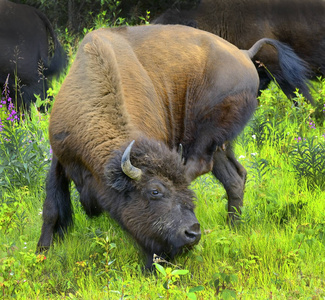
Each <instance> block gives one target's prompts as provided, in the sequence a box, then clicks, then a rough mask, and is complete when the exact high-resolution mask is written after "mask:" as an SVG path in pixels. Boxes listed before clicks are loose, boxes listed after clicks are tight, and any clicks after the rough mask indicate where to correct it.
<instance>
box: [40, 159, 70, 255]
mask: <svg viewBox="0 0 325 300" xmlns="http://www.w3.org/2000/svg"><path fill="white" fill-rule="evenodd" d="M69 185H70V181H69V179H68V178H67V177H66V174H65V170H64V168H63V166H62V165H61V164H60V163H59V161H58V160H57V158H56V157H55V156H53V159H52V164H51V168H50V171H49V175H48V181H47V185H46V199H45V202H44V205H43V226H42V233H41V237H40V239H39V241H38V244H37V251H45V250H47V249H48V248H49V247H50V245H51V243H52V239H53V235H54V234H55V233H58V234H59V235H61V236H62V234H63V232H64V231H65V230H66V229H67V227H68V226H69V225H70V224H71V223H72V208H71V200H70V189H69Z"/></svg>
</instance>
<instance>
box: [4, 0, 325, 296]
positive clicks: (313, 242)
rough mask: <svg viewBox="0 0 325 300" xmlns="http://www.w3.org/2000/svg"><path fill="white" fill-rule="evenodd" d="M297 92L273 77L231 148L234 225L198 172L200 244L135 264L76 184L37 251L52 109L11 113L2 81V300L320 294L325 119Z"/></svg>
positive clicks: (135, 255) (136, 252)
mask: <svg viewBox="0 0 325 300" xmlns="http://www.w3.org/2000/svg"><path fill="white" fill-rule="evenodd" d="M38 2H41V4H42V5H44V6H45V5H47V4H46V3H48V5H50V4H52V5H54V4H55V2H57V5H59V4H58V2H59V1H38ZM62 2H67V1H62ZM71 2H73V3H74V4H78V5H79V4H80V5H81V2H82V1H77V0H75V1H71ZM97 2H99V1H89V2H88V1H83V3H84V5H93V4H94V3H97ZM134 2H137V1H134ZM138 2H140V1H138ZM158 2H159V1H157V3H158ZM174 2H175V1H174ZM60 3H61V2H60ZM102 3H108V1H102ZM60 5H61V4H60ZM114 7H115V8H114V9H116V6H114ZM51 9H52V8H51ZM100 9H101V8H100ZM103 11H104V10H101V11H99V13H98V14H97V15H96V16H95V17H94V18H93V19H92V21H91V24H88V25H90V26H89V27H87V29H85V30H83V29H82V30H81V33H80V32H79V35H81V36H82V35H83V34H85V33H86V32H87V31H89V30H91V28H98V27H101V26H103V25H104V24H105V23H106V24H115V23H116V22H115V21H116V20H118V18H116V19H115V21H114V22H112V18H111V17H112V14H111V13H112V11H110V12H107V13H105V15H103ZM113 11H114V10H113ZM97 12H98V11H96V13H97ZM53 14H54V11H53ZM143 18H144V19H139V21H140V22H141V21H144V20H145V19H146V15H144V17H143ZM89 20H91V19H89ZM123 22H125V20H122V19H120V23H123ZM60 38H61V40H62V41H64V46H65V48H66V49H67V51H68V53H69V54H70V56H71V60H72V59H73V54H74V52H75V50H76V48H75V36H74V35H72V34H71V33H70V32H69V31H65V30H63V31H61V35H60ZM63 79H64V78H61V79H60V80H58V81H54V82H53V84H52V89H51V90H50V93H49V94H50V95H53V96H54V98H55V95H56V94H57V93H58V91H59V89H60V85H61V83H62V81H63ZM314 87H315V90H314V97H315V99H317V101H318V107H320V108H319V110H323V109H324V110H325V106H324V102H325V100H324V99H325V81H324V80H321V79H320V80H319V81H318V82H315V83H314ZM295 100H296V101H297V104H298V105H297V106H293V105H292V102H291V101H289V100H288V99H287V98H286V97H285V96H284V94H283V93H282V92H281V91H280V90H279V89H278V88H277V86H276V85H275V84H273V85H271V86H270V88H269V89H268V90H265V91H264V92H263V94H262V95H261V97H260V99H259V101H260V106H259V108H258V109H257V111H256V113H255V115H254V117H253V119H252V120H251V122H250V123H249V124H248V126H247V127H246V128H245V130H244V132H243V133H242V134H241V135H240V136H239V137H238V139H237V141H236V153H237V157H238V159H239V161H240V162H241V163H242V164H243V165H244V166H245V167H246V169H247V170H248V180H247V185H246V192H245V199H244V208H243V214H242V217H241V222H240V224H239V226H238V227H236V228H232V229H231V228H229V227H228V226H227V223H226V215H227V213H226V204H227V199H226V196H225V191H224V189H223V187H222V186H221V185H220V184H219V182H217V181H216V180H214V179H213V177H211V176H210V175H206V176H202V177H200V178H198V179H197V180H196V181H195V182H193V183H192V186H191V188H192V189H193V190H194V191H195V192H196V195H197V208H196V215H197V217H198V219H199V221H200V223H201V228H202V232H203V235H202V239H201V241H200V243H199V244H198V245H197V246H196V247H195V248H194V249H193V250H192V251H190V252H189V253H186V254H183V255H181V256H179V257H177V258H176V259H175V260H173V261H171V262H169V263H164V262H159V260H158V261H157V262H158V264H157V265H156V268H157V271H156V272H153V273H144V272H143V267H144V261H143V257H142V254H141V251H140V249H139V248H138V246H137V245H136V244H135V242H134V241H133V240H132V239H131V238H130V237H129V236H128V234H126V233H125V232H124V231H123V230H121V228H120V227H119V226H118V225H117V223H116V222H114V221H113V220H111V219H110V218H109V216H107V215H103V216H100V217H98V218H95V219H89V218H88V217H87V216H86V215H85V213H84V212H83V210H82V208H81V206H80V204H79V201H78V194H77V192H76V191H75V190H74V189H73V200H74V201H73V203H74V212H75V217H74V218H75V226H74V228H72V229H71V231H70V232H69V234H68V235H67V236H66V239H65V240H64V241H63V242H56V243H55V244H54V246H53V248H51V250H50V251H49V252H48V253H47V254H46V256H45V255H36V254H35V249H36V244H37V241H38V239H39V236H40V230H41V225H42V215H41V214H42V213H41V212H42V203H43V200H44V198H45V193H44V185H45V178H46V173H47V170H48V168H49V164H50V160H51V149H50V145H49V141H48V133H47V127H48V118H49V113H45V114H40V113H39V112H38V110H37V108H36V106H35V107H33V108H32V112H31V118H29V117H26V116H25V118H24V119H23V120H20V122H17V119H18V118H21V116H17V113H16V111H15V108H14V107H12V106H10V105H9V106H10V109H9V111H8V110H7V109H6V105H7V104H8V103H11V102H13V100H12V99H11V98H10V95H8V93H7V91H6V90H4V92H3V93H2V95H1V103H0V119H1V121H0V232H1V234H0V298H3V299H7V298H17V299H66V298H68V299H106V298H108V299H187V298H188V299H215V298H216V299H324V298H325V274H324V273H325V258H324V253H325V221H324V220H325V166H324V164H325V130H324V125H325V124H324V123H323V122H322V120H319V119H315V118H314V114H313V110H314V109H313V108H312V107H311V106H310V105H308V104H306V102H305V101H304V99H303V98H302V97H301V95H299V94H298V93H297V97H296V99H295ZM49 110H50V107H49Z"/></svg>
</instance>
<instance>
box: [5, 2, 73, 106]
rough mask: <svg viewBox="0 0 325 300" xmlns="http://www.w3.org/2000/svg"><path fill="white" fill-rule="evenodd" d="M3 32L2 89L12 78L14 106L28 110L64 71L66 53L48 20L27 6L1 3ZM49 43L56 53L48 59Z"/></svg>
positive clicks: (10, 84) (10, 83) (11, 86)
mask: <svg viewBox="0 0 325 300" xmlns="http://www.w3.org/2000/svg"><path fill="white" fill-rule="evenodd" d="M0 32H1V34H0V53H1V55H0V85H1V88H2V87H3V85H4V83H5V81H6V78H7V77H8V75H9V86H8V87H9V90H10V92H11V94H10V95H11V98H12V99H13V102H14V104H17V109H19V108H21V107H23V106H24V107H25V108H26V109H27V110H28V109H29V107H30V105H31V103H32V102H34V101H35V100H36V99H35V97H34V94H36V95H39V96H40V97H41V99H44V96H45V95H46V92H47V79H48V78H49V77H50V76H53V75H58V74H59V73H60V72H62V71H63V69H64V67H65V65H66V62H67V60H66V55H65V52H64V50H63V48H62V47H61V45H60V43H59V41H58V39H57V37H56V35H55V33H54V30H53V28H52V26H51V24H50V22H49V20H48V19H47V18H46V16H45V15H44V14H42V13H41V12H40V11H39V10H37V9H35V8H34V7H31V6H28V5H22V4H17V3H13V2H10V1H6V0H0ZM50 40H51V41H52V43H53V46H54V50H53V51H51V54H50V55H49V45H50ZM15 77H16V78H15ZM17 81H18V85H16V82H17ZM16 94H17V99H16V97H15V95H16Z"/></svg>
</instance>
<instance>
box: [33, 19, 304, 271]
mask: <svg viewBox="0 0 325 300" xmlns="http://www.w3.org/2000/svg"><path fill="white" fill-rule="evenodd" d="M265 43H268V44H271V45H273V46H274V47H276V48H277V49H278V52H279V58H280V62H281V64H282V62H285V63H284V64H283V65H282V66H283V72H285V73H288V76H289V75H290V74H292V75H293V76H301V78H302V79H303V77H304V76H305V74H304V72H305V71H306V70H305V69H304V66H303V64H301V63H302V62H301V61H300V60H299V58H298V57H296V56H295V54H294V53H293V52H292V50H291V49H290V48H289V47H287V46H285V45H283V44H281V43H280V42H277V41H275V40H271V39H262V40H260V41H258V42H257V43H256V44H255V45H254V46H253V47H252V48H251V49H250V50H247V51H246V50H239V49H238V48H237V47H235V46H233V45H232V44H230V43H229V42H227V41H225V40H223V39H221V38H220V37H218V36H215V35H213V34H211V33H208V32H205V31H201V30H198V29H194V28H191V27H186V26H181V25H175V26H168V25H166V26H164V25H148V26H137V27H120V28H111V29H110V28H106V29H100V30H96V31H93V32H91V33H89V34H87V35H86V37H85V38H84V40H83V42H82V43H81V45H80V47H79V50H78V52H77V55H76V58H75V61H74V62H73V64H72V67H71V69H70V72H69V74H68V76H67V77H66V79H65V81H64V82H63V84H62V87H61V90H60V92H59V94H58V96H57V97H56V99H55V102H54V105H53V109H52V112H51V117H50V125H49V135H50V142H51V146H52V149H53V159H52V164H51V168H50V171H49V175H48V180H47V186H46V193H47V195H46V199H45V202H44V207H43V226H42V233H41V237H40V239H39V242H38V249H39V251H43V250H46V249H48V248H49V247H50V245H51V243H52V239H53V235H54V234H58V235H59V236H62V235H63V234H64V232H65V231H66V230H67V227H68V226H69V225H71V224H72V208H71V200H70V192H69V184H70V181H71V180H72V181H73V182H74V183H75V186H76V189H77V190H78V192H79V194H80V201H81V203H82V205H83V208H84V210H85V211H86V213H87V214H88V215H89V216H97V215H99V214H100V213H102V212H108V213H109V214H110V216H111V217H112V218H114V219H115V220H117V221H118V223H119V224H120V225H121V226H122V227H123V228H124V229H126V230H127V231H128V232H129V233H130V234H131V236H133V237H134V239H135V240H136V241H137V242H138V244H139V245H140V246H141V247H142V248H143V250H144V253H145V254H146V256H147V263H146V266H147V267H148V268H149V267H150V266H151V265H152V262H153V254H156V255H160V256H163V257H168V258H173V257H174V256H175V255H176V254H177V253H179V252H180V251H182V249H187V248H191V246H193V245H194V244H196V243H198V241H199V240H200V237H201V231H200V224H199V222H198V220H197V218H196V216H195V214H194V199H195V197H194V194H193V192H192V191H191V190H190V189H189V188H188V186H189V184H190V182H191V181H192V180H194V179H195V178H196V177H198V176H200V175H201V174H204V173H207V172H210V171H212V173H213V175H214V176H215V177H216V178H217V179H218V180H220V181H221V183H222V184H223V185H224V187H225V189H226V192H227V194H228V202H229V204H228V212H229V216H230V219H231V220H234V219H235V215H236V214H237V213H240V209H241V206H242V203H243V193H244V185H245V178H246V170H245V169H244V167H243V166H242V165H241V164H240V163H239V162H238V161H237V160H236V158H235V156H234V153H233V151H232V147H231V141H232V140H233V139H234V138H235V137H236V136H237V135H238V134H239V132H240V131H241V130H242V129H243V127H244V126H245V124H246V123H247V122H248V120H249V119H250V117H251V116H252V114H253V112H254V110H255V108H256V106H257V100H256V96H257V90H258V85H259V79H258V74H257V71H256V68H255V66H254V64H253V63H252V61H251V58H252V57H254V55H255V54H256V53H257V52H258V51H259V49H260V47H261V46H262V45H264V44H265ZM234 221H235V220H234Z"/></svg>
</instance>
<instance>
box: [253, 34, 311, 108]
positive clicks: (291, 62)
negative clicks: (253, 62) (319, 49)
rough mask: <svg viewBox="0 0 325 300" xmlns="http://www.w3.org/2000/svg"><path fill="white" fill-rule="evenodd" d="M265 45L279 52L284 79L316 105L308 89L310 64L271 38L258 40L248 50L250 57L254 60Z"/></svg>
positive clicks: (286, 46)
mask: <svg viewBox="0 0 325 300" xmlns="http://www.w3.org/2000/svg"><path fill="white" fill-rule="evenodd" d="M264 44H269V45H271V46H273V47H274V48H275V49H276V50H277V51H278V58H279V64H280V68H281V70H282V73H283V77H284V78H283V79H284V80H286V81H287V82H288V83H289V84H290V85H291V86H292V87H296V88H298V89H299V91H300V92H301V93H302V94H303V95H304V96H305V97H306V98H307V100H309V101H310V102H311V104H313V105H314V104H315V103H314V100H313V98H312V97H311V95H310V92H309V87H308V77H309V75H310V74H311V71H310V69H309V67H308V64H307V63H306V62H305V61H304V60H303V59H301V58H300V57H299V56H298V55H297V54H296V53H295V52H294V51H293V49H292V48H291V47H289V46H288V45H286V44H284V43H282V42H279V41H277V40H273V39H269V38H263V39H260V40H258V41H257V42H256V43H255V44H254V45H253V46H252V47H251V48H250V49H249V50H247V53H248V56H249V57H250V58H251V59H253V57H254V56H255V55H256V54H257V53H258V52H259V50H260V49H261V47H262V46H263V45H264Z"/></svg>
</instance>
